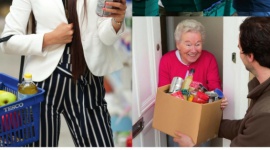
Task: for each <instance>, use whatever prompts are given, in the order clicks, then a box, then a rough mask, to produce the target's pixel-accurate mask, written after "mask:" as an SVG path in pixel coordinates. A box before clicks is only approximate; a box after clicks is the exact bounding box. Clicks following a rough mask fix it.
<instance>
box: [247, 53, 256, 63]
mask: <svg viewBox="0 0 270 150" xmlns="http://www.w3.org/2000/svg"><path fill="white" fill-rule="evenodd" d="M247 60H248V61H249V62H253V61H254V54H252V53H250V54H247Z"/></svg>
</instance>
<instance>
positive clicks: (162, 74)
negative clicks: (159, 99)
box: [158, 55, 171, 87]
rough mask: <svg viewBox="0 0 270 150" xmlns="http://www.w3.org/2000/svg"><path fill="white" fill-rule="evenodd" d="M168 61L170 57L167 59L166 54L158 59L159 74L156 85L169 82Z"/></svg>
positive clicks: (159, 85)
mask: <svg viewBox="0 0 270 150" xmlns="http://www.w3.org/2000/svg"><path fill="white" fill-rule="evenodd" d="M168 61H170V59H167V57H166V55H164V56H163V57H162V58H161V60H160V63H159V74H158V87H161V86H164V85H167V84H170V83H171V81H170V73H169V72H170V71H169V67H168V66H169V65H168V63H169V62H168Z"/></svg>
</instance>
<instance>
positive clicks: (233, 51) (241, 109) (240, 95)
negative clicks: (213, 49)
mask: <svg viewBox="0 0 270 150" xmlns="http://www.w3.org/2000/svg"><path fill="white" fill-rule="evenodd" d="M244 19H245V17H225V18H224V29H223V33H224V35H223V39H224V42H223V91H224V94H225V95H226V97H227V99H228V101H229V105H228V106H227V108H226V109H225V110H224V112H223V118H224V119H242V118H243V117H244V115H245V113H246V110H247V108H248V100H247V94H248V87H247V84H248V82H249V73H248V71H247V70H246V69H245V66H244V64H243V63H242V60H241V58H240V54H239V49H238V47H237V45H238V36H239V26H240V24H241V23H242V22H243V20H244ZM233 55H234V56H233ZM233 57H235V61H233V60H232V59H234V58H233ZM230 143H231V142H230V141H229V140H226V139H223V146H224V147H227V146H229V145H230Z"/></svg>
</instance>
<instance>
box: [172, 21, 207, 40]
mask: <svg viewBox="0 0 270 150" xmlns="http://www.w3.org/2000/svg"><path fill="white" fill-rule="evenodd" d="M187 32H198V33H200V34H201V36H202V41H204V39H205V29H204V26H203V25H202V24H201V23H200V22H198V21H196V20H194V19H186V20H183V21H181V22H180V23H178V25H177V27H176V29H175V32H174V38H175V41H176V42H179V41H180V40H181V39H180V38H181V36H182V34H184V33H187Z"/></svg>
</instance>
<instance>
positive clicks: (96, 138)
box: [29, 63, 114, 147]
mask: <svg viewBox="0 0 270 150" xmlns="http://www.w3.org/2000/svg"><path fill="white" fill-rule="evenodd" d="M67 66H69V67H67ZM69 68H70V65H69V64H61V63H60V65H58V67H57V68H56V70H55V71H54V72H53V74H52V75H51V76H50V77H49V78H48V79H46V80H45V81H43V82H38V83H37V86H38V87H40V88H43V89H44V90H45V91H46V92H45V100H44V101H43V102H42V103H41V105H40V107H41V112H40V137H39V141H37V142H35V143H33V144H30V145H29V146H39V147H55V146H58V141H59V134H60V124H61V117H60V114H63V116H64V118H65V120H66V122H67V125H68V128H69V130H70V133H71V135H72V139H73V141H74V144H75V146H77V147H78V146H80V147H85V146H87V147H112V146H114V143H113V133H112V130H111V122H110V114H109V112H108V110H107V103H106V101H105V100H104V96H105V89H104V87H103V77H97V76H94V75H93V74H91V72H90V71H88V72H87V73H86V74H85V75H84V76H81V77H80V79H79V80H78V81H77V82H76V83H74V82H73V80H72V76H71V75H70V73H69Z"/></svg>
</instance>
